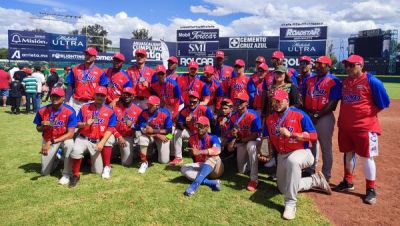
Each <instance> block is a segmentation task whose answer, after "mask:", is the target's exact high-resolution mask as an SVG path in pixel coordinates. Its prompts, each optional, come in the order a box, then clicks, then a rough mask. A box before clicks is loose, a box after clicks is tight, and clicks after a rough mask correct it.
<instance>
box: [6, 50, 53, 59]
mask: <svg viewBox="0 0 400 226" xmlns="http://www.w3.org/2000/svg"><path fill="white" fill-rule="evenodd" d="M8 59H9V60H28V61H48V60H49V51H48V50H43V49H14V48H9V49H8Z"/></svg>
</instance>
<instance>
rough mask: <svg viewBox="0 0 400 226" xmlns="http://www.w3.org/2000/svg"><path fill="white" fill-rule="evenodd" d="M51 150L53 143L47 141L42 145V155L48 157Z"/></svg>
mask: <svg viewBox="0 0 400 226" xmlns="http://www.w3.org/2000/svg"><path fill="white" fill-rule="evenodd" d="M50 148H51V141H47V142H46V143H45V144H43V145H42V155H44V156H47V155H48V154H49V150H50Z"/></svg>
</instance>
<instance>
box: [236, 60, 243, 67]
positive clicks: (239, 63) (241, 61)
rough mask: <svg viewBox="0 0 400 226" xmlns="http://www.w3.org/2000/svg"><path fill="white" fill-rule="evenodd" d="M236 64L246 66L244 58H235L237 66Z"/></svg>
mask: <svg viewBox="0 0 400 226" xmlns="http://www.w3.org/2000/svg"><path fill="white" fill-rule="evenodd" d="M236 65H239V66H241V67H244V65H245V63H244V60H242V59H237V60H235V66H236Z"/></svg>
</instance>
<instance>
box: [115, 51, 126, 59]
mask: <svg viewBox="0 0 400 226" xmlns="http://www.w3.org/2000/svg"><path fill="white" fill-rule="evenodd" d="M113 59H118V60H120V61H125V56H124V54H122V53H120V52H116V53H114V56H113Z"/></svg>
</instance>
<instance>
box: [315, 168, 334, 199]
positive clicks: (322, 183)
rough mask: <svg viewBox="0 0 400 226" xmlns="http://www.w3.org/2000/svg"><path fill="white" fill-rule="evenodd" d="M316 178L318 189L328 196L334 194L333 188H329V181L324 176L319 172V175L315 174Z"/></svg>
mask: <svg viewBox="0 0 400 226" xmlns="http://www.w3.org/2000/svg"><path fill="white" fill-rule="evenodd" d="M314 177H315V179H316V181H317V184H316V187H318V188H320V189H322V190H324V191H325V192H326V193H327V194H328V195H331V194H332V190H331V187H330V186H329V183H328V181H327V180H326V179H325V176H324V174H323V173H322V172H321V171H319V172H318V173H316V174H314Z"/></svg>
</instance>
